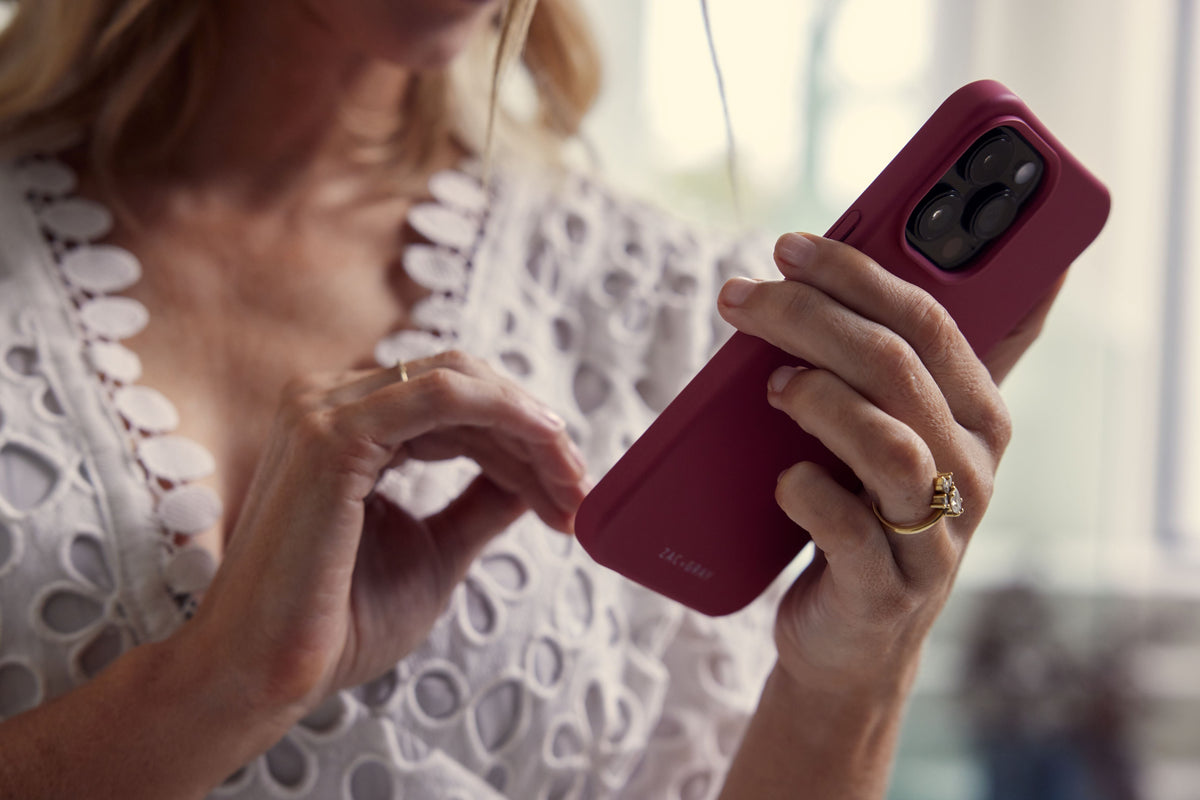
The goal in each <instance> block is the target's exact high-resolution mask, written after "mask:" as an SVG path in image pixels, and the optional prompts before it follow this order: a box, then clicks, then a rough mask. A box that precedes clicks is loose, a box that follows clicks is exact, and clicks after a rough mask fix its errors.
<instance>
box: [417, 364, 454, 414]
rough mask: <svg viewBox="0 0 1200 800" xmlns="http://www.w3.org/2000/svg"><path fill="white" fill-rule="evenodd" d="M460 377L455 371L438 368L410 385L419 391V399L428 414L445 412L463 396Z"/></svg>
mask: <svg viewBox="0 0 1200 800" xmlns="http://www.w3.org/2000/svg"><path fill="white" fill-rule="evenodd" d="M460 375H461V373H460V372H459V371H457V370H455V369H451V368H447V367H437V368H435V369H432V370H430V371H429V372H427V373H425V374H424V375H422V376H421V377H420V378H417V379H416V380H413V381H410V384H411V385H413V386H414V387H415V388H417V389H418V390H419V392H420V394H419V398H420V401H421V402H422V404H423V405H424V409H423V410H424V411H425V412H426V413H433V412H437V411H442V410H445V409H446V408H447V407H448V406H450V405H452V404H453V403H454V402H455V401H456V400H457V399H458V397H459V395H460V394H461V389H460V378H459V376H460Z"/></svg>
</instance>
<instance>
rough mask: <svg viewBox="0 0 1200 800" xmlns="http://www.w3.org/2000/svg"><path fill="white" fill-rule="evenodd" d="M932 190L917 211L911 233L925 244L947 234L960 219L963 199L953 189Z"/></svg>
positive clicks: (943, 187)
mask: <svg viewBox="0 0 1200 800" xmlns="http://www.w3.org/2000/svg"><path fill="white" fill-rule="evenodd" d="M939 188H940V191H939V189H934V191H933V192H932V193H931V195H930V196H929V197H928V199H927V200H926V201H925V204H924V205H922V206H921V208H920V210H919V211H917V215H916V216H917V221H916V224H915V225H914V226H913V227H914V230H913V232H914V233H916V235H917V237H918V238H920V239H924V240H925V241H927V242H930V241H933V240H934V239H937V238H938V237H939V236H943V235H944V234H946V233H948V232H949V231H950V229H951V228H953V227H954V226H955V225H957V224H958V220H959V219H960V218H961V217H962V212H963V206H964V202H963V198H962V195H961V194H959V193H958V192H956V191H955V190H954V189H950V188H948V187H945V186H942V187H939Z"/></svg>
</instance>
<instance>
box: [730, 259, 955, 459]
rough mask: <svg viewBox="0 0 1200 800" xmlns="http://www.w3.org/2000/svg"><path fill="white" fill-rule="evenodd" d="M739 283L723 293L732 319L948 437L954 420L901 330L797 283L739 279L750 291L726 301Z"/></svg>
mask: <svg viewBox="0 0 1200 800" xmlns="http://www.w3.org/2000/svg"><path fill="white" fill-rule="evenodd" d="M736 280H737V279H735V280H734V281H730V282H729V283H728V284H726V287H725V289H723V290H722V295H721V296H722V300H723V302H724V304H725V307H724V308H723V309H722V310H723V313H724V314H725V316H726V319H728V320H729V321H730V322H731V323H733V324H734V325H736V326H737V327H738V328H740V329H741V330H743V331H744V332H746V333H749V334H751V335H754V336H759V337H761V338H763V339H766V340H767V341H769V342H771V343H772V344H774V345H775V346H777V347H780V348H782V349H783V350H786V351H788V352H790V353H792V354H793V355H796V356H798V357H799V358H801V359H804V360H805V361H807V362H809V363H810V364H812V365H814V366H817V367H819V368H822V369H824V370H828V371H830V372H833V373H835V374H837V375H838V376H839V377H841V378H842V379H843V380H844V381H845V382H846V383H847V384H849V385H850V386H852V387H853V388H854V389H855V391H857V392H858V393H859V394H861V395H862V396H864V397H866V398H868V399H869V400H870V401H871V402H872V403H874V404H876V405H877V406H879V408H880V409H882V410H883V411H884V412H886V413H887V414H889V415H891V416H893V417H896V418H898V419H903V420H905V421H906V422H908V423H909V424H911V425H912V426H913V428H914V429H915V430H917V432H918V433H919V434H920V435H921V436H922V437H924V438H927V439H929V440H930V441H931V442H934V443H936V444H937V445H938V447H939V449H941V448H942V447H944V446H948V444H949V443H950V442H951V441H952V437H953V434H954V431H955V430H956V429H957V428H958V422H957V421H956V420H955V417H954V415H953V414H952V413H951V411H950V408H949V406H948V405H947V404H946V400H945V398H944V397H943V395H942V391H941V389H940V388H939V386H938V385H937V383H936V382H935V381H934V379H933V376H932V375H931V374H930V373H929V371H928V370H927V369H926V368H925V366H924V364H922V363H921V360H920V358H918V357H917V354H916V352H915V351H914V350H913V349H912V347H910V346H909V344H908V343H907V342H906V341H904V339H903V338H901V337H900V336H899V335H897V334H896V333H894V332H892V331H890V330H888V329H887V328H885V327H884V326H883V325H880V324H879V323H877V322H875V321H873V320H869V319H867V318H865V317H863V316H862V315H860V314H858V313H857V312H855V311H854V310H852V309H850V308H848V307H847V306H845V305H844V304H842V303H840V302H838V301H836V300H834V299H833V298H831V297H830V296H829V295H827V294H825V293H824V292H822V291H821V290H820V289H817V288H815V287H813V286H811V285H809V284H806V283H802V282H798V281H782V282H773V283H772V282H760V283H752V284H742V288H744V289H748V290H749V291H748V293H747V294H746V296H745V298H744V299H743V300H742V302H741V304H740V305H739V306H736V307H734V306H731V305H729V304H728V299H729V296H730V295H733V297H734V299H735V300H736V299H737V295H736V289H737V286H738V285H737V283H736ZM972 358H973V357H972Z"/></svg>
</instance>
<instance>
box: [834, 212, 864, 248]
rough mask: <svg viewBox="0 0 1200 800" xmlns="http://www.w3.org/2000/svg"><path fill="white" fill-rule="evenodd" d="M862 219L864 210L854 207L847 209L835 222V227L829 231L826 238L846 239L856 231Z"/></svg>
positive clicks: (840, 240) (841, 240)
mask: <svg viewBox="0 0 1200 800" xmlns="http://www.w3.org/2000/svg"><path fill="white" fill-rule="evenodd" d="M861 219H862V212H860V211H856V210H854V209H851V210H849V211H847V212H846V213H845V214H842V218H841V219H839V220H838V221H837V222H835V223H833V227H832V228H830V229H829V233H827V234H825V238H826V239H833V240H835V241H838V242H844V241H846V237H847V236H849V235H850V234H851V233H853V232H854V229H855V228H857V227H858V223H859V221H860V220H861Z"/></svg>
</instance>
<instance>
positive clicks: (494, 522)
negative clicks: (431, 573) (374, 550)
mask: <svg viewBox="0 0 1200 800" xmlns="http://www.w3.org/2000/svg"><path fill="white" fill-rule="evenodd" d="M528 509H529V506H528V505H527V504H526V503H525V501H523V500H522V499H521V498H520V497H518V496H517V495H515V494H513V493H511V492H508V491H505V490H504V489H501V488H500V487H499V486H497V485H496V484H495V483H494V482H493V481H492V480H491V479H490V478H488V477H487V476H486V475H480V476H478V477H476V478H475V480H473V481H471V483H470V485H468V486H467V488H466V489H464V490H463V493H462V494H460V495H459V496H458V497H456V498H454V499H453V500H452V501H450V504H449V505H447V506H446V507H445V508H443V509H442V510H441V511H439V512H437V513H436V514H434V515H433V516H431V517H429V518H428V519H427V520H426V524H427V525H428V526H429V529H430V531H431V532H432V534H433V540H434V542H435V543H436V545H437V547H438V549H439V550H440V551H441V555H442V563H443V564H444V565H445V566H446V567H447V568H448V569H450V570H451V571H452V575H453V577H454V580H455V582H457V581H458V579H459V578H461V577H462V576H463V575H464V574H466V571H467V568H468V567H469V566H471V562H473V561H474V560H475V557H476V556H478V555H479V551H480V550H482V549H483V547H484V545H486V544H487V543H488V542H489V541H491V539H492V537H494V536H495V535H496V534H498V533H500V532H501V531H502V530H504V529H505V528H507V527H508V526H509V525H511V524H512V523H513V522H514V521H516V519H517V518H518V517H520V516H521V515H522V514H524V513H525V512H526V511H527V510H528Z"/></svg>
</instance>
